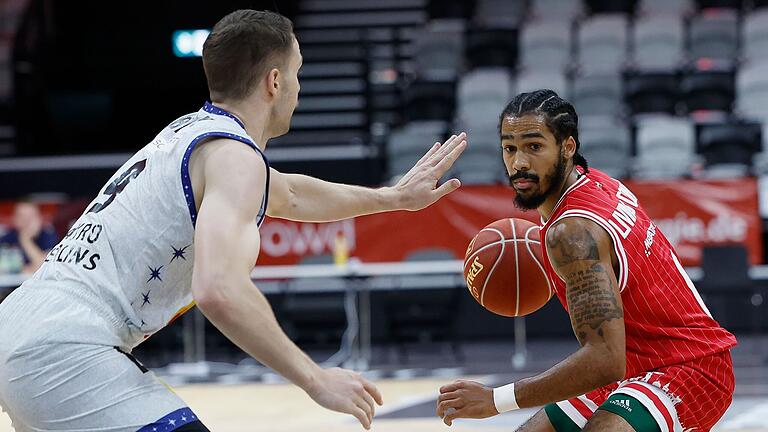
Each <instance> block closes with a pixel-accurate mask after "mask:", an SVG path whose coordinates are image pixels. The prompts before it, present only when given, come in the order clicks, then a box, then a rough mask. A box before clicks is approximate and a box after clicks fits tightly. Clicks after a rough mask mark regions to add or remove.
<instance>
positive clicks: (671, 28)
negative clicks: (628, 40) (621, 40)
mask: <svg viewBox="0 0 768 432" xmlns="http://www.w3.org/2000/svg"><path fill="white" fill-rule="evenodd" d="M632 44H633V47H634V49H633V57H632V59H633V63H634V65H635V66H636V67H637V68H639V69H664V70H673V69H675V68H677V67H679V66H680V65H681V64H682V63H683V60H684V56H685V54H684V53H685V32H684V30H683V22H682V19H681V18H680V17H678V16H675V15H673V14H670V15H653V16H648V17H645V18H641V19H638V20H637V21H635V25H634V27H633V30H632Z"/></svg>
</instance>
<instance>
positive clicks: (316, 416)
mask: <svg viewBox="0 0 768 432" xmlns="http://www.w3.org/2000/svg"><path fill="white" fill-rule="evenodd" d="M469 378H472V377H469ZM445 382H446V380H445V379H442V380H436V379H412V380H385V381H379V382H377V384H378V386H379V388H380V390H381V391H382V394H383V395H384V402H385V405H384V407H382V408H380V410H379V412H377V414H378V415H383V414H386V413H392V412H396V411H398V410H402V409H405V408H408V407H413V406H424V408H423V412H420V414H419V415H420V416H421V417H418V418H408V419H392V418H387V419H374V425H373V428H372V429H371V430H372V431H374V432H438V431H440V432H448V431H450V432H471V431H477V432H502V431H503V432H512V431H513V430H514V428H515V427H516V426H518V425H519V424H521V423H522V422H523V421H525V419H527V418H528V417H529V416H530V415H532V414H533V412H534V411H535V410H521V411H518V412H514V413H509V414H505V415H503V416H497V417H495V418H493V419H488V420H481V421H472V420H469V421H463V422H457V423H455V424H454V426H453V427H451V428H448V427H446V426H445V425H443V423H442V422H441V421H440V419H438V418H437V417H436V416H435V415H434V407H433V405H432V401H433V400H434V398H435V397H436V394H437V389H438V388H439V387H440V385H442V384H445ZM176 391H177V393H178V394H179V395H180V396H181V397H182V398H183V399H184V400H185V401H187V403H188V404H189V406H190V407H191V408H192V409H193V410H194V411H195V413H196V414H197V415H198V417H200V418H201V419H203V421H204V422H205V424H206V425H207V426H208V427H209V428H210V429H211V431H214V432H246V431H247V432H250V431H253V432H307V431H312V432H352V431H355V432H360V431H363V430H364V429H363V428H362V427H361V426H360V425H359V424H358V423H357V421H356V420H354V419H353V418H351V417H347V416H344V415H342V414H337V413H334V412H330V411H327V410H325V409H323V408H320V407H318V406H317V405H315V404H314V403H313V402H312V401H311V400H310V399H309V397H307V396H306V395H305V394H304V393H303V392H302V391H301V390H299V389H298V388H296V387H294V386H291V385H286V384H247V385H221V384H200V385H188V386H183V387H179V388H177V389H176ZM425 403H426V405H425ZM751 407H754V408H751ZM766 408H768V399H766V401H765V402H762V401H760V400H756V401H753V402H751V405H748V404H746V403H742V404H741V407H740V408H739V409H738V410H737V411H738V413H737V414H738V415H734V416H731V417H735V418H732V419H731V422H732V424H734V425H735V424H737V423H738V421H739V418H744V419H745V420H747V422H746V423H744V422H742V423H741V424H743V425H745V426H752V425H753V424H750V423H749V419H751V418H757V419H758V422H759V421H760V420H759V419H760V418H767V417H768V416H764V415H763V414H762V411H763V410H765V409H766ZM750 409H752V411H750ZM739 416H741V417H739ZM726 417H727V416H726ZM733 421H736V423H733ZM766 421H767V423H766V426H768V419H767V420H766ZM727 423H728V422H727V421H726V422H723V424H725V425H727ZM761 426H762V424H761ZM715 430H716V431H723V432H725V431H728V432H768V427H765V428H754V427H746V428H744V427H738V426H737V427H735V428H733V427H725V428H723V427H719V428H716V429H715ZM10 431H11V427H10V421H9V420H8V418H7V417H5V415H0V432H10Z"/></svg>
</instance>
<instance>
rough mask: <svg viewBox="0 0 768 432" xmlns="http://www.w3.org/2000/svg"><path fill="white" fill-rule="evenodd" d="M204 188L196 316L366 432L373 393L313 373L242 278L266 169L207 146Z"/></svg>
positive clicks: (355, 379)
mask: <svg viewBox="0 0 768 432" xmlns="http://www.w3.org/2000/svg"><path fill="white" fill-rule="evenodd" d="M206 146H207V147H208V148H207V149H206V153H205V158H204V160H203V162H202V164H201V165H197V166H198V167H199V168H200V169H202V170H203V171H204V177H205V186H204V188H203V197H202V202H201V204H200V211H199V212H198V218H197V224H196V227H195V265H194V269H193V274H192V293H193V295H194V298H195V301H196V302H197V305H198V307H199V308H200V310H201V311H202V312H203V314H204V315H205V316H206V317H207V318H208V319H209V320H210V321H211V322H212V323H213V324H214V325H215V326H216V327H217V328H218V329H219V330H220V331H221V332H222V333H223V334H224V335H225V336H226V337H227V338H229V339H230V340H231V341H232V342H234V343H235V344H236V345H237V346H239V347H240V348H242V349H243V350H244V351H245V352H247V353H248V354H250V355H251V356H253V357H254V358H256V359H257V360H259V361H260V362H262V363H263V364H264V365H266V366H268V367H270V368H272V369H274V370H275V371H276V372H278V373H280V374H281V375H283V376H284V377H286V378H287V379H288V380H290V381H291V382H293V383H294V384H296V385H298V386H299V387H301V388H302V389H304V390H305V391H306V392H307V394H309V396H310V397H312V399H314V400H315V401H316V402H317V403H319V404H320V405H322V406H324V407H326V408H328V409H332V410H335V411H339V412H344V413H348V414H352V415H354V416H355V417H357V419H358V420H359V421H360V423H361V424H362V425H363V426H364V427H365V428H366V429H367V428H370V424H371V421H372V419H373V415H374V409H375V405H376V404H377V403H378V404H379V405H380V404H381V403H382V400H381V395H380V393H379V391H378V390H377V389H376V386H375V385H374V384H372V383H371V382H369V381H367V380H366V379H364V378H362V377H361V376H360V375H359V374H357V373H354V372H351V371H347V370H343V369H321V368H320V367H319V366H318V365H317V364H315V363H314V362H313V361H312V360H311V359H310V358H309V357H308V356H306V355H305V354H304V353H303V352H302V351H301V350H300V349H299V348H298V347H297V346H296V345H295V344H294V343H293V342H291V341H290V339H288V337H287V336H286V335H285V333H283V331H282V329H281V328H280V326H279V324H278V323H277V321H276V320H275V316H274V314H273V312H272V309H271V307H270V306H269V303H268V302H267V300H266V298H265V297H264V296H263V295H262V294H261V292H260V291H259V290H258V289H257V288H256V287H255V286H254V285H253V283H252V282H251V279H250V273H251V270H252V269H253V264H254V263H255V262H256V258H257V257H258V253H259V231H258V227H257V225H256V222H255V220H256V215H257V213H258V211H259V207H260V205H259V203H261V199H262V195H263V193H264V192H263V191H264V188H265V183H266V174H267V171H266V167H265V165H264V162H263V160H262V159H261V157H260V156H258V155H257V154H256V153H255V152H254V151H253V150H252V149H250V148H248V147H247V146H244V145H243V144H241V143H236V142H231V141H217V142H211V143H207V144H206Z"/></svg>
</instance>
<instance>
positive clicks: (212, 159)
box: [0, 10, 466, 432]
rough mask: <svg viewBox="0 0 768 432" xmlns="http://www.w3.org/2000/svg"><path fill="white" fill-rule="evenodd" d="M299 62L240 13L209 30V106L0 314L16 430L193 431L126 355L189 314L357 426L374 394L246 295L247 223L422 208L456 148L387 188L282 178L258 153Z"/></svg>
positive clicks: (288, 102)
mask: <svg viewBox="0 0 768 432" xmlns="http://www.w3.org/2000/svg"><path fill="white" fill-rule="evenodd" d="M301 62H302V59H301V54H300V52H299V45H298V43H297V41H296V39H295V37H294V35H293V28H292V24H291V22H290V21H289V20H288V19H286V18H284V17H282V16H280V15H278V14H275V13H271V12H261V11H252V10H241V11H236V12H233V13H232V14H230V15H228V16H226V17H224V18H223V19H222V20H221V21H219V22H218V23H217V24H216V26H215V27H214V29H213V31H212V33H211V34H210V36H209V37H208V39H207V40H206V42H205V45H204V49H203V65H204V68H205V72H206V76H207V79H208V87H209V91H210V97H211V101H212V102H211V103H206V104H205V106H204V107H203V108H202V109H200V110H199V111H197V112H195V113H192V114H188V115H185V116H183V117H181V118H179V119H178V120H176V121H174V122H173V123H171V124H170V125H169V126H168V127H166V128H165V129H164V130H163V131H162V132H160V134H159V135H157V137H156V138H155V139H154V140H152V142H151V143H149V144H148V145H147V146H146V147H144V148H142V149H141V150H139V152H138V153H136V154H135V155H134V156H133V157H132V158H131V159H130V160H129V161H128V162H126V163H125V164H124V165H123V166H122V167H121V168H120V169H119V170H118V171H117V172H116V173H115V175H114V176H113V177H112V178H111V179H110V180H109V182H108V183H107V185H106V186H105V187H104V189H103V190H102V193H101V195H99V196H98V197H97V198H96V199H95V200H94V201H93V202H92V203H91V204H90V205H89V207H88V208H87V210H86V212H85V213H84V214H83V215H82V216H81V217H80V218H79V219H78V220H77V221H76V222H75V224H74V226H73V227H72V228H71V230H70V231H69V233H68V234H67V236H66V238H65V239H63V241H62V242H61V243H60V244H59V245H57V246H56V247H55V248H54V249H53V250H52V251H51V252H50V253H49V254H48V255H47V257H46V259H45V263H44V264H43V266H42V268H41V269H40V270H39V271H38V272H37V273H35V274H34V276H33V277H32V278H31V279H30V280H28V281H27V282H25V283H24V284H23V285H22V286H21V287H20V288H19V289H17V290H16V291H15V292H14V293H13V294H11V295H10V296H9V297H8V298H7V299H6V300H5V302H3V303H2V304H1V305H0V406H2V407H3V408H4V410H5V411H7V412H8V414H9V415H10V417H11V419H12V421H13V425H14V427H15V428H16V430H17V431H25V432H26V431H89V432H97V431H136V430H139V431H142V432H156V431H207V430H208V429H207V428H206V427H205V426H204V425H203V424H202V423H201V422H200V420H199V419H198V418H197V416H196V415H195V414H194V413H193V412H192V410H191V409H189V408H188V407H187V406H186V404H185V403H184V402H183V401H182V400H181V399H180V398H178V397H177V396H176V395H175V394H174V393H173V392H172V391H171V390H169V389H168V388H167V387H166V386H165V385H164V384H162V383H161V382H160V381H159V380H158V379H157V378H156V377H155V376H154V375H153V374H152V373H151V372H148V371H147V370H146V369H145V368H144V367H143V366H142V365H141V363H139V362H138V361H137V360H136V359H134V358H133V357H132V356H131V355H130V352H131V350H132V349H133V348H134V347H135V346H137V345H138V344H139V343H141V342H142V341H143V340H144V339H146V338H147V337H149V336H150V335H152V334H153V333H155V332H157V331H158V330H160V329H161V328H163V327H164V326H165V325H167V324H168V323H169V322H171V321H173V320H174V319H175V318H176V317H178V316H179V315H181V314H182V313H183V312H185V311H186V310H188V309H189V308H191V307H192V306H193V305H194V304H195V303H196V304H197V306H198V307H199V308H200V310H201V311H202V313H203V314H204V315H205V316H206V317H207V318H208V319H209V320H210V321H211V322H212V323H213V324H214V325H215V326H216V327H217V328H218V329H219V330H220V331H221V332H222V333H223V334H224V335H226V336H227V337H228V338H229V339H230V340H232V341H233V342H234V343H235V344H237V345H238V346H239V347H240V348H242V349H243V350H244V351H245V352H247V353H248V354H250V355H251V356H253V357H254V358H256V359H258V360H259V361H260V362H262V363H263V364H265V365H266V366H269V367H270V368H272V369H274V370H275V371H276V372H278V373H280V374H281V375H283V376H284V377H286V378H287V379H288V380H290V381H291V382H293V383H294V384H296V385H298V386H299V387H301V388H302V389H303V390H305V391H306V393H307V394H308V395H309V397H311V398H312V399H313V400H314V401H315V402H317V403H318V404H320V405H321V406H324V407H326V408H329V409H332V410H335V411H340V412H343V413H348V414H351V415H353V416H355V417H356V418H357V419H358V420H359V421H360V423H361V424H362V425H363V426H364V427H365V428H366V429H368V428H370V424H371V420H372V417H373V415H374V409H375V405H377V404H379V405H380V404H382V398H381V394H380V393H379V391H378V390H377V388H376V386H375V385H373V384H372V383H371V382H369V381H367V380H366V379H364V378H362V377H361V376H360V375H358V374H356V373H353V372H350V371H346V370H343V369H336V368H334V369H322V368H320V367H319V366H318V365H317V364H315V363H314V362H313V361H312V360H310V358H309V357H308V356H306V355H305V354H304V353H302V352H301V351H300V350H299V348H298V347H296V346H295V345H294V344H293V343H292V342H291V341H290V340H289V339H288V338H287V337H286V336H285V334H284V333H283V332H282V330H281V329H280V327H279V325H278V323H277V322H276V321H275V317H274V315H273V313H272V310H271V309H270V307H269V304H268V303H267V301H266V299H265V298H264V296H263V295H262V294H261V293H260V292H259V290H258V289H257V288H256V287H254V285H253V283H252V282H251V279H250V273H251V270H252V268H253V265H254V263H255V262H256V259H257V257H258V253H259V225H260V224H261V222H262V220H263V219H264V215H265V214H269V215H270V216H275V217H281V218H287V219H293V220H301V221H318V222H319V221H332V220H340V219H345V218H350V217H354V216H358V215H364V214H370V213H376V212H382V211H388V210H399V209H405V210H418V209H421V208H424V207H426V206H428V205H430V204H432V203H433V202H435V201H436V200H438V199H439V198H440V197H442V196H444V195H445V194H447V193H450V192H451V191H453V190H455V189H456V188H457V187H459V182H458V180H456V179H451V180H449V181H447V182H445V183H444V184H442V185H441V186H439V187H436V186H437V182H438V180H439V178H440V177H441V176H442V174H444V173H445V172H446V171H447V170H448V169H449V168H450V166H451V165H452V164H453V161H455V160H456V158H457V157H458V156H459V155H460V154H461V152H462V151H463V149H464V148H465V146H466V141H465V140H464V139H465V135H464V134H460V135H458V136H454V137H451V139H449V140H448V141H446V142H445V143H444V144H443V145H440V144H435V146H433V147H432V149H431V150H430V151H429V152H427V154H426V155H425V156H424V157H423V158H422V160H420V161H419V162H418V163H417V164H416V166H415V167H414V168H413V169H412V170H411V171H410V172H408V173H407V174H406V175H405V176H404V177H403V179H402V180H401V181H400V182H399V183H398V184H397V185H395V186H393V187H391V188H381V189H368V188H363V187H357V186H347V185H341V184H334V183H328V182H324V181H320V180H318V179H314V178H310V177H306V176H302V175H295V174H282V173H280V172H278V171H276V170H274V169H271V168H270V167H269V163H268V161H267V158H266V156H265V155H264V153H263V149H264V147H265V145H266V143H267V140H269V139H270V138H272V137H276V136H279V135H282V134H285V133H286V132H287V131H288V126H289V123H290V120H291V115H292V113H293V110H294V108H295V107H296V103H297V97H298V92H299V83H298V79H297V73H298V70H299V67H300V66H301ZM149 103H162V101H150V102H149ZM264 402H265V403H269V401H264ZM244 415H245V414H244Z"/></svg>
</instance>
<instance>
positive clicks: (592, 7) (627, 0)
mask: <svg viewBox="0 0 768 432" xmlns="http://www.w3.org/2000/svg"><path fill="white" fill-rule="evenodd" d="M586 3H587V5H588V6H589V11H590V12H591V13H593V14H596V13H625V14H632V13H634V12H635V5H636V3H637V1H636V0H586Z"/></svg>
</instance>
